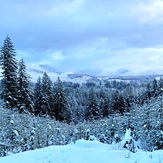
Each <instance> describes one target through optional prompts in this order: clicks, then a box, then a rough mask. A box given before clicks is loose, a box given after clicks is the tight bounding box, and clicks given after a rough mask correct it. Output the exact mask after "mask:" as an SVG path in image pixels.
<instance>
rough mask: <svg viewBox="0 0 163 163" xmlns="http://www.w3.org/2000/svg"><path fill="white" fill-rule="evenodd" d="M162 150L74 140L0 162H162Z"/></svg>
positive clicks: (5, 158) (19, 154)
mask: <svg viewBox="0 0 163 163" xmlns="http://www.w3.org/2000/svg"><path fill="white" fill-rule="evenodd" d="M162 162H163V150H160V151H154V152H144V151H141V150H140V151H138V152H136V153H131V152H129V151H127V150H119V149H116V148H115V146H114V145H107V144H102V143H100V142H98V141H86V140H84V139H81V140H78V141H76V143H75V144H69V145H64V146H50V147H46V148H43V149H37V150H33V151H27V152H23V153H18V154H14V155H10V156H7V157H2V158H0V163H162Z"/></svg>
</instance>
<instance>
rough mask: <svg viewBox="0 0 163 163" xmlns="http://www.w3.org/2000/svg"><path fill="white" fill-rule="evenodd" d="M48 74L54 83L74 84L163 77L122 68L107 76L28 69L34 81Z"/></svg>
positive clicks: (42, 66) (44, 67) (43, 67)
mask: <svg viewBox="0 0 163 163" xmlns="http://www.w3.org/2000/svg"><path fill="white" fill-rule="evenodd" d="M45 71H46V72H47V73H48V75H49V76H50V78H51V80H52V81H56V80H57V78H58V77H60V79H61V80H62V81H69V82H74V83H86V82H90V81H91V82H100V81H101V80H122V81H142V80H143V81H149V80H153V79H155V78H160V77H163V75H162V74H161V71H160V73H158V74H154V72H153V71H148V72H144V73H136V72H133V71H131V70H128V69H125V68H122V69H119V70H117V71H116V72H114V73H109V74H108V75H107V76H106V75H101V76H100V75H92V74H93V73H92V71H91V75H90V74H89V73H87V72H86V71H80V72H76V73H75V72H69V71H60V70H58V69H56V68H54V67H52V66H49V65H43V64H42V65H39V67H37V68H30V69H28V72H29V74H30V75H31V77H32V81H33V82H35V81H37V78H38V77H39V76H42V74H43V73H44V72H45ZM88 72H90V71H88Z"/></svg>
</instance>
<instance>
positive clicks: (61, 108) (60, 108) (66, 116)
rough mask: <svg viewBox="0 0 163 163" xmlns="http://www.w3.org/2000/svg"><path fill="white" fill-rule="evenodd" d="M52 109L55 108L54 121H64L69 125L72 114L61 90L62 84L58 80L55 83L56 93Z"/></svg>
mask: <svg viewBox="0 0 163 163" xmlns="http://www.w3.org/2000/svg"><path fill="white" fill-rule="evenodd" d="M54 108H55V117H56V120H59V121H66V122H67V123H70V122H71V121H72V113H71V110H70V106H69V103H68V101H67V97H66V94H65V92H64V90H63V86H62V82H61V80H60V79H59V78H58V80H57V83H56V93H55V96H54ZM53 114H54V113H53Z"/></svg>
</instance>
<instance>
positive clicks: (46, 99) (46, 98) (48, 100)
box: [41, 72, 53, 115]
mask: <svg viewBox="0 0 163 163" xmlns="http://www.w3.org/2000/svg"><path fill="white" fill-rule="evenodd" d="M52 102H53V101H52V82H51V80H50V77H49V76H48V74H47V73H46V72H44V74H43V77H42V105H41V114H43V115H50V114H51V111H52V107H53V104H52Z"/></svg>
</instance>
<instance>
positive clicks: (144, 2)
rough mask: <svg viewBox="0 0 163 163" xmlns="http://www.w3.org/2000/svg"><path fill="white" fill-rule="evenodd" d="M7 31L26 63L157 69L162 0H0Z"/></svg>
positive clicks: (2, 34)
mask: <svg viewBox="0 0 163 163" xmlns="http://www.w3.org/2000/svg"><path fill="white" fill-rule="evenodd" d="M7 35H9V36H10V38H11V40H12V41H13V43H14V46H15V48H16V50H17V56H18V58H24V60H25V61H26V62H27V66H28V68H29V67H30V68H36V67H37V66H38V65H39V64H48V65H51V66H53V67H55V68H56V69H61V70H65V71H85V70H89V71H95V72H98V73H99V74H103V75H107V74H109V73H110V72H114V71H117V70H119V69H129V70H132V71H134V72H144V71H151V70H153V71H160V70H163V1H162V0H0V45H3V40H4V39H5V38H6V36H7Z"/></svg>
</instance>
